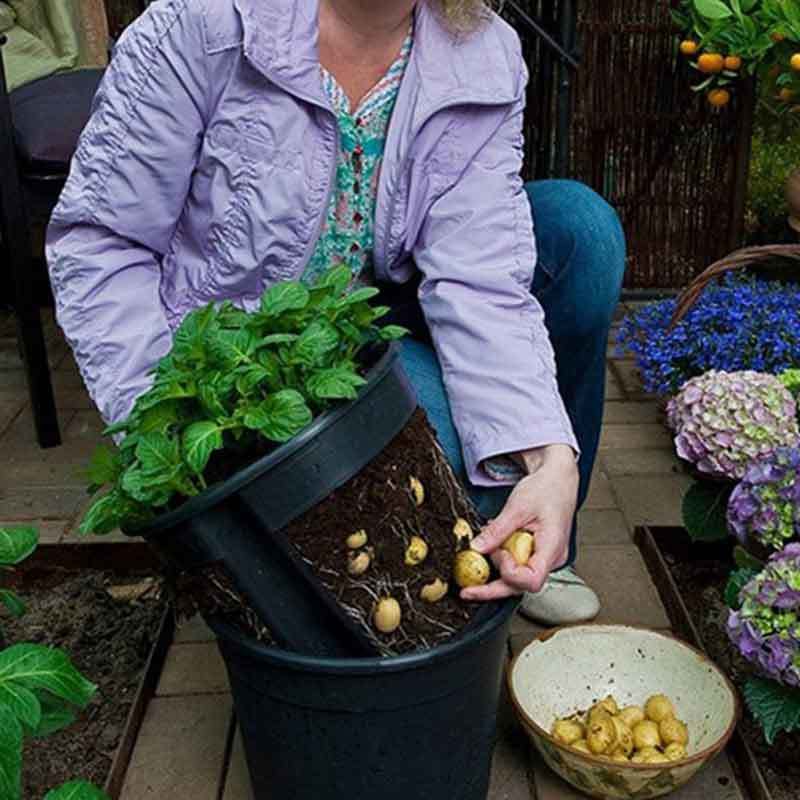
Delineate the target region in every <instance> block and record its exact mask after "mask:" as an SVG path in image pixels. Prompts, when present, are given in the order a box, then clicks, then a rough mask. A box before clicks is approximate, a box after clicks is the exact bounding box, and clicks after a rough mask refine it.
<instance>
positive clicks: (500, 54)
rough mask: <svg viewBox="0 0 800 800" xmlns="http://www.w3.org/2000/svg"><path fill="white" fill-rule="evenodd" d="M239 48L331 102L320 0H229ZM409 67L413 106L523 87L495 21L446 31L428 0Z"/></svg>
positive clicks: (286, 81)
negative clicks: (325, 86)
mask: <svg viewBox="0 0 800 800" xmlns="http://www.w3.org/2000/svg"><path fill="white" fill-rule="evenodd" d="M235 4H236V7H237V9H238V11H239V13H240V15H241V18H242V26H243V31H244V53H245V57H246V58H247V59H248V60H249V61H250V62H251V64H252V65H253V66H254V67H255V68H256V69H258V70H259V71H260V72H261V73H263V74H264V75H265V76H266V77H267V78H269V79H270V80H273V81H274V82H275V83H277V84H279V85H280V86H281V87H282V88H284V89H286V90H287V91H289V92H292V93H293V94H295V95H297V96H299V97H301V98H303V99H305V100H308V101H311V102H314V103H315V104H317V105H319V106H322V107H324V108H330V106H329V103H328V101H327V99H326V97H325V95H324V92H323V90H322V85H321V82H320V79H319V25H318V14H319V0H235ZM415 14H416V16H415V26H414V47H413V49H412V53H411V60H410V63H409V67H408V69H409V70H410V71H413V72H415V73H416V76H417V78H418V81H417V87H416V91H417V92H418V100H419V102H418V103H415V104H414V105H415V106H416V114H415V116H417V115H418V116H419V117H420V118H421V117H423V116H425V115H427V114H428V113H430V111H431V110H432V109H433V108H435V107H438V106H440V105H444V104H449V103H450V102H453V103H459V104H461V103H490V104H501V103H510V102H513V100H515V99H516V98H517V97H518V96H519V93H520V92H521V89H522V87H521V86H519V85H518V84H519V81H518V76H517V75H516V74H515V73H514V71H513V67H512V65H511V64H510V63H509V57H508V55H507V54H506V48H505V47H504V44H503V42H502V41H501V39H500V37H499V35H498V34H497V30H496V26H495V25H490V26H487V27H486V28H485V29H483V30H481V31H479V32H477V33H475V34H472V35H470V36H465V37H459V38H456V37H454V36H453V35H452V34H451V33H450V32H449V31H447V30H446V29H445V28H444V26H443V25H442V23H441V21H440V20H439V18H438V16H437V15H436V13H435V12H434V11H432V10H431V8H430V7H429V5H428V2H427V0H419V3H418V5H417V9H416V12H415Z"/></svg>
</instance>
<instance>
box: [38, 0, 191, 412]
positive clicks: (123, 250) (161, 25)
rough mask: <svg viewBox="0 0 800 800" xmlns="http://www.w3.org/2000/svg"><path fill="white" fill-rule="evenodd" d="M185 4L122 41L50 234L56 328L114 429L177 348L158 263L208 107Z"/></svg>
mask: <svg viewBox="0 0 800 800" xmlns="http://www.w3.org/2000/svg"><path fill="white" fill-rule="evenodd" d="M189 6H190V4H189V3H188V2H187V0H164V2H161V3H157V4H155V5H153V6H151V7H150V10H148V11H147V12H146V13H145V14H144V15H143V16H142V17H141V18H140V19H139V20H138V21H137V22H136V23H134V25H132V26H131V27H130V28H129V29H128V30H127V31H126V32H125V34H124V35H123V37H122V38H121V39H120V41H119V43H118V45H117V48H116V50H115V53H114V57H113V59H112V62H111V65H110V67H109V68H108V70H107V72H106V75H105V76H104V78H103V81H102V83H101V86H100V89H99V91H98V93H97V96H96V97H95V100H94V105H93V111H92V116H91V119H90V121H89V123H88V125H87V127H86V129H85V130H84V132H83V134H82V136H81V139H80V142H79V145H78V149H77V152H76V154H75V157H74V159H73V162H72V167H71V170H70V176H69V179H68V180H67V183H66V186H65V188H64V191H63V193H62V195H61V198H60V200H59V203H58V206H57V207H56V209H55V212H54V214H53V216H52V219H51V222H50V226H49V228H48V233H47V243H46V253H47V260H48V265H49V270H50V280H51V283H52V287H53V294H54V296H55V302H56V315H57V320H58V322H59V324H60V326H61V327H62V329H63V330H64V333H65V334H66V337H67V339H68V341H69V343H70V345H71V346H72V349H73V351H74V354H75V358H76V360H77V362H78V367H79V369H80V371H81V374H82V376H83V379H84V382H85V383H86V386H87V388H88V390H89V393H90V395H91V397H92V399H93V400H94V402H95V404H96V405H97V406H98V408H99V409H100V413H101V414H102V416H103V417H104V419H105V420H106V421H107V422H109V423H113V422H117V421H119V420H121V419H124V418H125V417H126V416H127V415H128V413H129V412H130V410H131V408H132V406H133V403H134V401H135V399H136V397H137V396H138V395H140V394H141V393H142V392H143V391H145V390H146V389H147V388H148V387H149V385H150V383H151V381H152V379H151V378H150V376H149V374H148V373H149V372H150V371H151V370H152V368H153V367H154V366H155V365H156V363H157V362H158V360H159V359H160V358H161V357H162V356H164V355H165V354H166V353H167V352H168V351H169V349H170V346H171V333H170V328H169V325H168V321H167V318H166V315H165V311H164V308H163V306H162V303H161V300H160V294H159V287H160V278H161V259H162V257H163V256H164V254H165V252H166V249H167V247H168V245H169V242H170V240H171V238H172V235H173V233H174V230H175V226H176V224H177V220H178V218H179V217H180V215H181V212H182V209H183V206H184V203H185V200H186V196H187V193H188V191H189V186H190V181H191V177H192V172H193V170H194V168H195V165H196V162H197V156H198V152H199V146H200V142H201V140H202V134H203V130H204V114H205V110H204V109H205V106H206V101H205V96H204V94H205V91H206V86H207V81H206V80H205V74H204V71H205V68H204V64H203V61H202V58H203V55H204V53H205V48H204V45H203V38H204V37H203V35H202V23H201V20H200V18H199V15H198V14H197V12H190V10H189Z"/></svg>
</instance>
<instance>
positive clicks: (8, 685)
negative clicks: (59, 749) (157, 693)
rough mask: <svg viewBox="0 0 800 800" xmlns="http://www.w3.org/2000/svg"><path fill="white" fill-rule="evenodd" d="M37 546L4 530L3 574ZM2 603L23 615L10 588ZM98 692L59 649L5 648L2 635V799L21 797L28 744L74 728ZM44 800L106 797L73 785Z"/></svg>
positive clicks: (29, 534)
mask: <svg viewBox="0 0 800 800" xmlns="http://www.w3.org/2000/svg"><path fill="white" fill-rule="evenodd" d="M38 542H39V536H38V533H37V531H36V530H35V529H34V528H27V527H20V528H0V570H2V571H5V572H8V571H11V570H12V569H13V568H14V567H15V566H17V565H18V564H20V563H22V562H23V561H24V560H25V559H26V558H28V557H29V556H30V555H31V554H32V553H33V552H34V550H35V549H36V546H37V544H38ZM0 604H2V605H3V606H4V607H5V609H6V610H7V611H8V612H9V613H11V614H13V615H14V616H17V617H19V616H22V615H23V614H24V613H25V605H24V603H23V602H22V600H21V599H20V598H19V597H18V596H17V595H16V594H15V593H14V592H12V591H11V590H10V589H7V588H0ZM1 633H2V631H1V630H0V634H1ZM96 688H97V687H96V686H95V685H94V684H92V683H90V682H89V681H88V680H86V678H84V677H83V675H81V674H80V672H78V670H77V669H75V667H74V665H73V664H72V662H71V661H70V659H69V658H68V657H67V655H66V654H65V653H64V652H62V651H61V650H58V649H56V648H52V647H44V646H42V645H37V644H27V643H21V644H14V645H10V646H5V643H4V642H3V639H2V636H1V635H0V798H3V800H21V798H22V748H23V743H24V740H25V739H26V738H28V737H40V736H47V735H48V734H50V733H54V732H55V731H58V730H61V729H62V728H65V727H66V726H68V725H70V724H71V723H72V722H73V721H74V720H75V711H76V710H78V709H83V708H85V707H86V705H87V704H88V703H89V701H90V700H91V698H92V696H93V695H94V693H95V691H96ZM45 800H108V798H107V795H106V794H105V793H104V792H102V791H100V789H98V788H97V787H95V786H93V785H92V784H89V783H86V782H84V781H72V782H70V783H67V784H65V785H64V786H61V787H60V788H58V789H53V790H52V791H50V792H48V793H47V795H46V796H45Z"/></svg>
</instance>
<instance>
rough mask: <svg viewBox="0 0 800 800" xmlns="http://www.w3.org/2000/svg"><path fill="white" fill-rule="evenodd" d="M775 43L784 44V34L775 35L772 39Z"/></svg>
mask: <svg viewBox="0 0 800 800" xmlns="http://www.w3.org/2000/svg"><path fill="white" fill-rule="evenodd" d="M769 38H770V39H772V41H773V42H778V43H780V42H782V41H783V40H784V39H785V38H786V37H785V36H784V35H783V34H782V33H773V34H772V35H771V36H770V37H769Z"/></svg>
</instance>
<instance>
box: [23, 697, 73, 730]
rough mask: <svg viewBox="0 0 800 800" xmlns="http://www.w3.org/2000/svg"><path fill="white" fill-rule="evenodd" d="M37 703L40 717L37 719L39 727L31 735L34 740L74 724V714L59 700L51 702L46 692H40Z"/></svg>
mask: <svg viewBox="0 0 800 800" xmlns="http://www.w3.org/2000/svg"><path fill="white" fill-rule="evenodd" d="M39 702H40V705H41V708H42V716H41V718H40V719H39V727H38V728H36V730H35V731H33V733H31V736H34V737H36V738H41V737H44V736H49V735H50V734H51V733H55V732H56V731H60V730H62V729H64V728H68V727H69V726H70V725H72V723H73V722H75V719H76V717H75V712H74V711H73V710H72V709H71V708H67V707H65V706H64V704H63V703H62V702H61V701H60V700H53V699H52V698H51V697H50V696H49V695H48V694H47V693H46V692H42V694H41V697H40V698H39Z"/></svg>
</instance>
